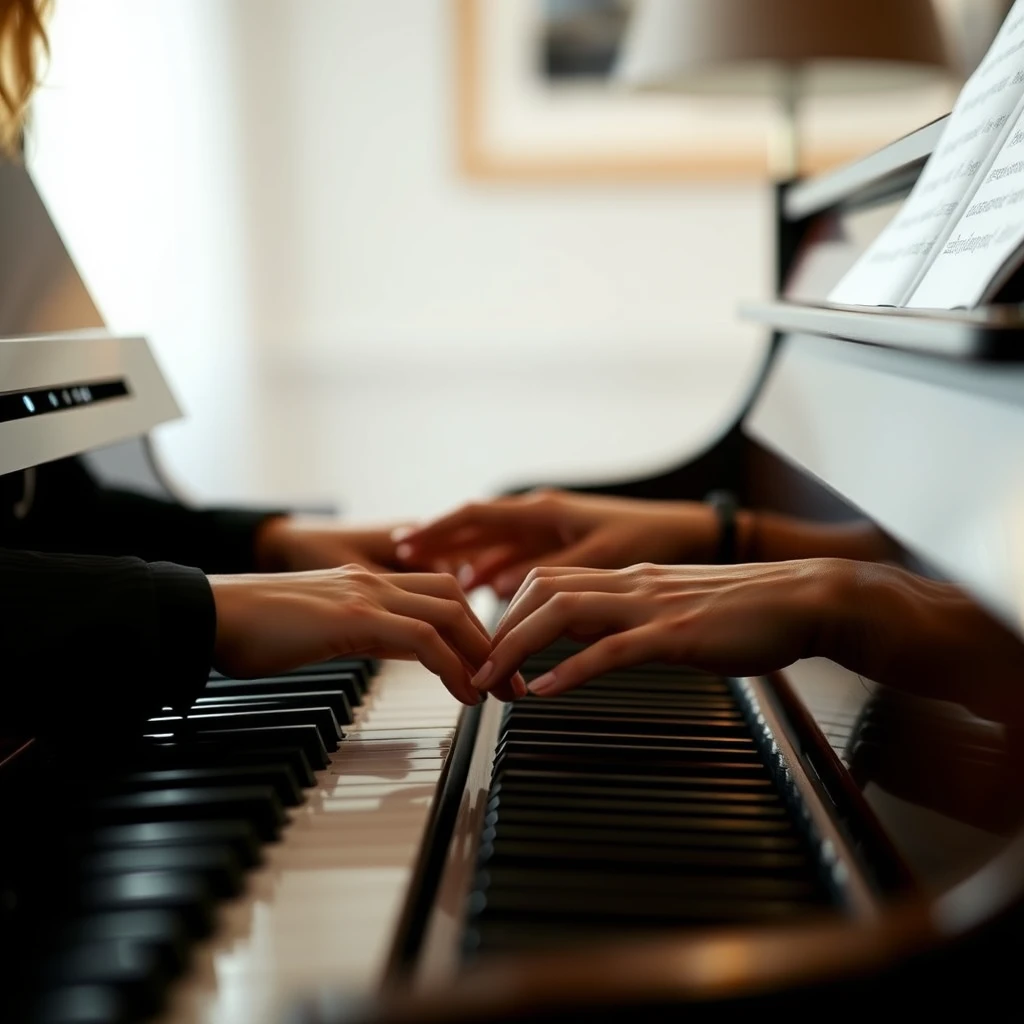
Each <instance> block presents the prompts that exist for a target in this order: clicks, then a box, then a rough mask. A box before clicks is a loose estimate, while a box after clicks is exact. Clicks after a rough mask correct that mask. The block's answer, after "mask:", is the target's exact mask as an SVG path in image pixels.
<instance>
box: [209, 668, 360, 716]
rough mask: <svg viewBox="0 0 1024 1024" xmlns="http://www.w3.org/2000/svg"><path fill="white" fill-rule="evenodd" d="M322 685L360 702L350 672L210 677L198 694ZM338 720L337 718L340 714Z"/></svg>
mask: <svg viewBox="0 0 1024 1024" xmlns="http://www.w3.org/2000/svg"><path fill="white" fill-rule="evenodd" d="M322 688H328V689H331V690H341V692H342V693H344V694H345V697H346V699H347V700H348V702H349V705H350V707H358V706H359V705H360V704H362V702H363V692H364V690H363V688H361V687H360V686H359V683H358V681H357V679H356V675H355V673H354V672H338V673H332V674H330V675H326V674H325V675H315V674H313V675H288V676H271V677H268V678H266V679H211V680H210V681H209V682H208V683H207V684H206V688H205V689H204V690H203V692H202V694H201V695H200V696H201V697H249V696H253V697H255V696H259V695H260V694H263V693H305V692H306V691H308V690H318V689H322ZM338 720H339V721H341V719H340V718H339V719H338ZM342 724H345V723H342Z"/></svg>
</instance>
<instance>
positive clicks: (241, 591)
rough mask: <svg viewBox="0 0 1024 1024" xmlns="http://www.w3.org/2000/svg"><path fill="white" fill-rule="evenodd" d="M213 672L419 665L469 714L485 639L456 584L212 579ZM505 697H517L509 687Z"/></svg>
mask: <svg viewBox="0 0 1024 1024" xmlns="http://www.w3.org/2000/svg"><path fill="white" fill-rule="evenodd" d="M209 581H210V586H211V588H212V590H213V596H214V601H215V602H216V610H217V636H216V646H215V650H214V661H215V665H216V667H217V668H218V669H219V670H220V671H222V672H224V673H225V674H226V675H230V676H242V677H251V676H259V675H270V674H273V673H277V672H281V671H284V670H286V669H289V668H295V667H297V666H300V665H305V664H309V663H311V662H317V661H326V660H327V659H329V658H334V657H340V656H346V655H356V654H358V655H369V656H373V657H378V658H410V657H411V658H416V659H418V660H419V661H420V662H421V663H422V664H423V665H424V667H425V668H427V669H429V670H430V671H431V672H433V673H435V674H436V675H438V676H440V677H441V680H442V681H443V682H444V685H445V686H446V687H447V688H448V689H449V690H450V691H451V693H452V694H453V695H454V696H455V697H457V698H458V699H459V700H461V701H463V702H464V703H467V704H475V703H477V702H478V701H479V695H478V694H477V692H476V691H475V690H474V689H473V688H472V687H471V686H470V685H469V680H470V676H471V675H472V673H473V672H474V671H475V670H476V669H478V668H479V667H480V666H481V665H482V664H483V663H484V662H485V661H486V660H487V656H488V654H489V653H490V649H491V644H490V638H489V636H488V634H487V631H486V630H485V629H484V627H483V625H482V624H481V623H480V620H479V619H478V618H477V617H476V615H475V614H474V613H473V611H472V609H471V608H470V607H469V605H468V603H467V602H466V598H465V596H464V595H463V593H462V591H461V589H460V588H459V585H458V583H456V581H455V579H454V578H453V577H452V576H445V575H440V574H438V575H435V574H428V573H403V574H393V575H378V574H376V573H374V572H371V571H370V570H367V569H364V568H362V567H361V566H343V567H341V568H338V569H324V570H320V571H318V572H305V573H276V574H266V575H261V574H251V575H239V576H210V577H209ZM507 691H508V695H509V696H513V695H516V694H517V693H522V692H524V691H523V684H522V682H521V680H513V681H512V682H511V683H510V684H509V686H508V687H507Z"/></svg>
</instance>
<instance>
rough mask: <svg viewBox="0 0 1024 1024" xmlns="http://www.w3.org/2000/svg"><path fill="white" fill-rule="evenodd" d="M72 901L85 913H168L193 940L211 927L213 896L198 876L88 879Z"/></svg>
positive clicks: (143, 874) (142, 873) (166, 874)
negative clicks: (149, 911)
mask: <svg viewBox="0 0 1024 1024" xmlns="http://www.w3.org/2000/svg"><path fill="white" fill-rule="evenodd" d="M75 898H76V900H77V903H78V905H79V906H81V907H82V909H83V910H85V911H87V912H97V911H121V910H169V911H171V912H173V913H175V914H177V915H179V916H180V918H181V921H182V923H183V924H184V926H185V928H186V929H187V930H188V933H189V935H190V936H192V937H195V938H202V937H203V936H206V935H209V934H210V932H211V930H212V927H213V913H214V899H213V894H212V893H211V892H210V888H209V886H208V885H207V884H206V882H205V881H204V880H203V878H202V877H201V876H200V875H192V874H174V873H172V872H170V871H133V872H130V873H128V874H125V875H113V876H110V877H98V878H88V879H85V880H83V881H82V882H81V884H80V885H79V886H78V887H77V888H76V892H75Z"/></svg>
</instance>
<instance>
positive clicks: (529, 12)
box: [451, 0, 955, 181]
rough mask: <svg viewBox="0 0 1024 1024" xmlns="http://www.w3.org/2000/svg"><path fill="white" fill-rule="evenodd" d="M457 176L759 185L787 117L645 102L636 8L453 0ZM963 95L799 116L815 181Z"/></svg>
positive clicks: (765, 103)
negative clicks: (636, 61) (628, 71)
mask: <svg viewBox="0 0 1024 1024" xmlns="http://www.w3.org/2000/svg"><path fill="white" fill-rule="evenodd" d="M451 2H452V4H453V22H454V24H453V27H454V48H455V67H456V104H457V106H456V129H457V133H456V134H457V147H458V162H459V167H460V169H461V171H462V172H463V173H464V174H465V175H466V176H468V177H470V178H475V179H483V180H494V181H501V180H519V181H523V180H535V181H556V180H573V181H581V180H594V181H613V180H636V181H657V180H663V181H676V180H679V179H681V178H704V179H721V178H759V177H765V176H767V175H768V173H769V152H770V146H771V143H772V138H773V133H777V132H778V131H779V126H780V120H779V119H780V118H781V113H780V111H779V110H778V109H777V107H776V106H775V103H774V101H773V100H772V99H771V98H769V97H762V96H753V97H742V98H738V97H712V96H701V97H687V96H683V95H679V94H667V93H654V92H650V93H648V92H634V91H630V90H627V89H625V88H623V87H621V86H619V85H617V84H616V83H615V82H614V80H613V79H612V78H611V71H612V68H613V66H614V63H615V60H616V57H617V55H618V52H619V48H620V46H621V42H622V39H623V35H624V30H625V26H626V21H627V19H628V17H629V12H630V6H631V0H451ZM953 95H955V88H954V87H953V86H951V85H941V84H940V85H933V86H924V87H921V88H920V89H915V90H913V91H912V92H908V93H906V94H901V98H900V102H899V103H893V102H892V98H891V96H890V97H887V98H885V99H881V98H878V96H877V95H876V96H875V97H873V98H872V97H870V96H868V97H829V98H827V99H826V98H822V99H820V100H818V99H811V100H808V101H807V102H806V103H805V104H804V105H803V107H802V108H801V116H800V129H801V139H802V143H803V169H804V170H805V171H818V170H822V169H824V168H827V167H829V166H834V165H836V164H839V163H842V162H844V161H846V160H849V159H852V158H854V157H856V156H859V155H861V154H863V153H866V152H869V151H870V150H872V149H875V148H877V147H878V146H880V145H883V144H885V143H886V142H889V141H891V140H892V139H893V138H896V137H898V136H899V135H902V134H903V133H905V132H907V131H910V130H912V129H913V128H916V127H919V126H920V125H922V124H925V123H926V122H928V121H930V120H932V119H933V118H935V117H938V116H940V115H941V114H943V113H946V112H947V111H948V110H949V106H950V103H951V101H952V97H953Z"/></svg>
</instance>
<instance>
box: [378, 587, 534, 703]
mask: <svg viewBox="0 0 1024 1024" xmlns="http://www.w3.org/2000/svg"><path fill="white" fill-rule="evenodd" d="M388 582H390V583H393V584H394V585H395V586H396V589H400V590H403V591H406V595H407V596H406V598H402V597H397V596H393V597H391V598H388V597H385V598H384V600H385V603H386V604H387V606H388V607H389V608H390V610H392V611H397V612H400V613H401V614H413V615H418V616H419V617H422V618H425V619H426V620H427V621H430V622H431V624H432V625H434V626H435V628H439V629H441V630H442V633H443V635H445V636H447V637H449V638H450V639H451V640H452V641H453V643H454V646H455V649H456V653H458V654H459V655H460V656H461V657H463V658H464V659H465V661H466V663H467V664H468V665H470V666H471V668H472V670H473V671H476V670H477V669H478V668H480V666H481V665H482V664H483V663H484V662H485V661H486V660H487V659H488V657H490V653H491V647H492V646H493V645H492V641H491V636H490V633H489V632H488V630H487V628H486V627H485V626H484V624H483V623H482V622H481V621H480V619H479V617H478V616H477V614H476V612H475V611H473V608H472V606H471V605H470V603H469V600H468V598H467V597H466V595H465V594H464V593H463V591H462V589H461V587H459V585H458V583H457V582H456V581H455V579H454V578H453V577H451V576H443V575H439V574H437V573H404V574H401V575H397V576H392V577H390V578H388ZM417 597H427V598H429V599H435V600H436V601H438V602H440V603H441V604H440V605H438V606H428V605H421V604H417V603H416V602H415V600H414V599H415V598H417ZM445 601H448V602H456V603H457V607H458V609H461V611H462V613H463V614H464V615H465V617H466V619H467V620H468V622H469V623H470V624H471V625H472V627H473V628H474V629H475V630H476V635H475V636H473V635H471V634H470V633H469V632H468V631H467V629H466V627H465V622H463V621H461V620H460V619H459V617H458V615H457V614H456V612H455V610H454V609H452V608H450V607H449V608H447V609H446V608H444V607H442V606H441V605H443V602H445ZM449 625H451V626H452V628H451V629H450V630H449V628H448V627H449ZM525 694H526V683H525V681H524V680H523V677H522V676H521V675H519V673H518V672H517V673H516V674H515V675H514V676H513V677H512V678H511V679H510V680H508V685H507V686H506V687H504V688H503V690H502V691H501V693H496V694H495V696H497V697H499V699H501V700H516V699H517V698H519V697H522V696H524V695H525Z"/></svg>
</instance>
